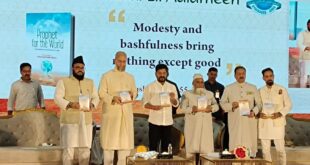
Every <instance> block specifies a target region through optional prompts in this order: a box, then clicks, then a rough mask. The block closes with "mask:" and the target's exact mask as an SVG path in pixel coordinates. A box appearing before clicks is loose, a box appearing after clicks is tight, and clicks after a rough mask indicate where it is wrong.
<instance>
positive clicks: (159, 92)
mask: <svg viewBox="0 0 310 165" xmlns="http://www.w3.org/2000/svg"><path fill="white" fill-rule="evenodd" d="M126 63H127V55H126V53H125V52H122V51H119V52H117V53H116V55H115V68H114V69H112V70H110V71H108V72H106V73H104V74H103V76H102V78H101V80H100V84H99V89H98V90H97V88H96V87H95V85H94V82H93V80H91V79H88V78H85V77H84V75H85V68H84V67H85V64H84V61H83V58H82V57H81V56H79V57H76V58H75V59H74V60H73V63H72V76H70V77H67V78H63V79H62V80H59V81H58V83H57V86H56V90H55V97H54V100H55V103H56V104H57V105H58V106H59V107H60V108H61V115H60V123H61V128H60V131H61V133H60V134H61V138H60V139H61V145H62V146H63V147H64V150H63V164H65V165H69V164H72V163H73V158H74V155H76V154H78V158H79V164H81V165H82V164H88V163H89V157H90V148H91V140H92V113H91V111H92V110H94V109H95V108H97V106H98V103H99V101H100V100H101V101H102V103H103V105H102V122H101V130H100V142H101V146H102V148H103V151H104V154H103V155H104V164H105V165H110V164H113V159H114V155H115V154H114V153H115V152H117V154H118V162H117V164H119V165H124V164H126V156H128V155H129V154H130V150H131V149H133V148H134V127H133V101H134V100H135V98H136V97H137V88H136V85H135V79H134V77H133V75H131V74H129V73H127V72H126ZM20 72H21V79H20V80H18V81H16V82H14V83H13V85H12V87H11V93H10V97H9V101H8V110H9V112H10V114H11V111H12V110H24V109H29V108H35V107H37V105H38V104H39V105H40V107H41V108H42V107H44V101H43V93H42V89H41V87H40V85H39V84H38V83H37V82H36V81H33V80H31V78H30V74H31V65H30V64H28V63H23V64H21V66H20ZM217 72H218V71H217V69H216V68H210V69H209V71H208V77H209V78H208V80H207V81H204V78H203V75H201V74H194V75H193V79H192V85H193V88H192V89H191V90H187V91H185V92H184V93H183V95H182V98H181V99H180V100H179V95H178V89H177V87H176V85H175V84H173V83H171V82H170V81H168V80H167V77H168V75H169V70H168V67H167V66H166V65H164V64H158V65H157V66H156V68H155V76H156V80H155V81H153V82H151V83H150V84H149V85H147V86H146V87H145V89H144V92H143V100H142V101H143V107H144V108H146V109H149V110H150V112H149V119H148V121H149V149H150V150H157V149H158V148H159V147H160V148H161V149H162V150H163V151H165V150H167V148H168V144H169V143H171V140H172V139H171V138H170V134H171V133H170V132H171V128H172V125H173V118H172V110H173V109H176V108H177V107H179V109H180V111H181V112H183V113H185V127H184V134H185V149H186V155H187V156H188V157H192V156H193V154H197V153H198V154H207V153H209V152H213V151H214V146H213V128H212V120H213V119H212V114H213V116H214V117H215V118H216V119H220V120H223V121H224V122H225V123H226V124H227V125H228V127H227V129H228V131H227V132H229V146H228V136H227V137H226V138H225V140H224V141H225V142H224V148H227V147H229V150H233V149H234V148H235V147H238V146H240V145H242V146H246V147H248V148H249V149H250V150H251V156H253V157H255V156H256V152H257V138H258V137H259V138H260V139H261V141H262V149H263V156H264V158H265V159H267V160H271V156H270V141H271V140H274V143H275V145H276V150H277V151H278V153H279V158H280V161H281V164H283V165H285V164H286V155H285V150H284V134H285V132H284V129H285V115H286V114H287V113H288V112H289V111H290V110H291V101H290V98H289V96H288V93H287V90H286V89H285V88H284V87H282V86H280V85H278V84H275V83H274V73H273V70H272V69H271V68H266V69H264V70H263V71H262V75H263V80H264V81H265V82H266V85H265V86H264V87H262V88H260V89H259V90H257V88H256V87H255V86H254V85H252V84H249V83H247V82H246V81H245V80H246V69H245V68H244V67H243V66H237V67H236V68H235V70H234V74H235V79H236V82H234V83H232V84H230V85H228V86H226V88H225V89H224V86H223V85H221V84H220V83H218V82H217V81H216V77H217ZM14 103H15V108H13V105H14ZM257 117H258V118H259V119H257ZM227 119H228V122H227ZM257 124H258V127H257ZM257 134H258V136H257ZM159 145H161V146H159ZM75 152H76V153H75Z"/></svg>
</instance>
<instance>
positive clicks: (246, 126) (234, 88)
mask: <svg viewBox="0 0 310 165" xmlns="http://www.w3.org/2000/svg"><path fill="white" fill-rule="evenodd" d="M240 100H247V101H248V102H249V107H250V109H252V110H253V111H254V113H255V114H257V113H258V112H259V111H260V109H261V105H262V104H261V98H260V95H259V92H258V90H257V89H256V87H255V86H254V85H252V84H249V83H242V84H240V83H237V82H235V83H232V84H230V85H228V86H227V87H226V88H225V90H224V93H223V96H222V98H221V101H220V105H221V107H222V108H223V110H224V111H225V112H228V130H229V150H233V149H234V148H236V147H238V146H240V145H242V146H245V147H248V148H250V149H251V151H252V153H253V154H254V153H256V152H257V138H258V137H257V119H255V118H249V117H247V116H241V115H240V112H239V108H237V109H235V111H234V112H233V111H232V103H233V102H238V101H240Z"/></svg>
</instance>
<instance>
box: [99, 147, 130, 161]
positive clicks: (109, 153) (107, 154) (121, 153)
mask: <svg viewBox="0 0 310 165" xmlns="http://www.w3.org/2000/svg"><path fill="white" fill-rule="evenodd" d="M115 151H117V158H118V160H117V165H126V157H127V156H129V155H130V150H104V151H103V162H104V165H113V160H114V152H115Z"/></svg>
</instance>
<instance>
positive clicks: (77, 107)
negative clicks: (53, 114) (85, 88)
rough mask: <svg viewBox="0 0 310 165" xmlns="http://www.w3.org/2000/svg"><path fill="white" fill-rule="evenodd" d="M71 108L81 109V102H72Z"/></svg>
mask: <svg viewBox="0 0 310 165" xmlns="http://www.w3.org/2000/svg"><path fill="white" fill-rule="evenodd" d="M70 108H72V109H80V103H78V102H70Z"/></svg>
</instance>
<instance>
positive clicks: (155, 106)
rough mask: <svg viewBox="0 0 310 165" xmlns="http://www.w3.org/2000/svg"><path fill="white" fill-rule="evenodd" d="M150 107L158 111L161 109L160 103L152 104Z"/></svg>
mask: <svg viewBox="0 0 310 165" xmlns="http://www.w3.org/2000/svg"><path fill="white" fill-rule="evenodd" d="M152 109H153V110H155V111H158V110H161V109H162V107H161V106H160V105H153V106H152Z"/></svg>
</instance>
